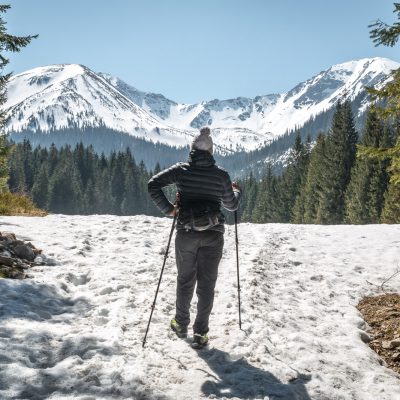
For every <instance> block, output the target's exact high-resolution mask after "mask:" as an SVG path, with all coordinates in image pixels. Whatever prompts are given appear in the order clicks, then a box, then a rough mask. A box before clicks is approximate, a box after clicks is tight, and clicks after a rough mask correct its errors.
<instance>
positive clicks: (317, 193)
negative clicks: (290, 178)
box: [294, 133, 327, 224]
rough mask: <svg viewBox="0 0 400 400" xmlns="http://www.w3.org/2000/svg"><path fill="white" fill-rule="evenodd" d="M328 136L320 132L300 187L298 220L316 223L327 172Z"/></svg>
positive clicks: (296, 217) (296, 214) (296, 216)
mask: <svg viewBox="0 0 400 400" xmlns="http://www.w3.org/2000/svg"><path fill="white" fill-rule="evenodd" d="M326 142H327V140H326V136H325V135H324V134H322V133H321V134H319V135H318V137H317V140H316V144H315V146H314V148H313V149H312V151H311V154H310V162H309V166H308V170H307V174H306V176H305V179H304V184H303V185H302V187H301V189H300V194H299V199H298V202H300V201H301V204H297V206H296V210H297V211H296V213H295V215H294V219H295V220H296V221H297V222H301V223H306V224H315V223H316V222H317V212H318V209H319V204H320V201H321V189H322V182H323V180H324V173H325V168H326V165H325V157H326V156H325V154H326Z"/></svg>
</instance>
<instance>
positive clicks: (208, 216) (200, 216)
mask: <svg viewBox="0 0 400 400" xmlns="http://www.w3.org/2000/svg"><path fill="white" fill-rule="evenodd" d="M224 222H225V218H224V215H223V214H222V213H221V210H220V205H219V203H218V202H215V201H209V200H192V201H188V202H185V203H184V204H183V205H181V207H180V208H179V214H178V223H179V224H180V225H183V227H184V228H185V229H186V230H194V231H205V230H207V229H210V228H212V227H214V226H216V225H219V224H222V223H224Z"/></svg>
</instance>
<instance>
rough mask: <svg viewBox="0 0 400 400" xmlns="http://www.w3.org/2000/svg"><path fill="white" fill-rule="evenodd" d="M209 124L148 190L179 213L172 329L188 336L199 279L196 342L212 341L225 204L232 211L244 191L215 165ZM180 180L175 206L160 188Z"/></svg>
mask: <svg viewBox="0 0 400 400" xmlns="http://www.w3.org/2000/svg"><path fill="white" fill-rule="evenodd" d="M210 134H211V132H210V129H209V128H208V127H204V128H202V129H201V130H200V134H199V135H198V136H196V137H195V138H194V140H193V142H192V145H191V151H190V154H189V159H188V162H187V163H178V164H176V165H173V166H172V167H170V168H168V169H166V170H164V171H161V172H160V173H159V174H157V175H155V176H153V177H152V178H151V179H150V181H149V183H148V190H149V194H150V196H151V198H152V200H153V201H154V203H155V204H156V206H157V207H158V208H159V209H160V210H161V211H162V212H163V213H164V214H166V215H169V216H175V215H176V214H177V234H176V237H175V254H176V264H177V269H178V278H177V288H176V313H175V318H173V319H172V321H171V328H172V330H173V331H174V332H175V333H176V334H177V335H178V336H179V337H186V336H187V332H188V325H189V322H190V312H189V309H190V302H191V300H192V297H193V292H194V288H195V286H196V282H197V289H196V294H197V297H198V303H197V315H196V320H195V322H194V325H193V331H194V336H193V345H194V346H195V347H202V346H204V345H205V344H207V342H208V336H207V333H208V331H209V327H208V321H209V316H210V313H211V310H212V307H213V301H214V288H215V283H216V280H217V275H218V265H219V262H220V260H221V257H222V249H223V245H224V236H223V235H224V221H225V218H224V215H223V214H222V212H221V206H223V207H224V208H226V209H228V210H230V211H234V210H236V209H237V208H238V206H239V201H240V196H241V190H240V188H239V186H238V185H237V184H236V183H232V182H231V179H230V177H229V174H228V172H226V171H225V170H224V169H223V168H220V167H218V166H217V165H216V164H215V160H214V157H213V155H212V154H213V142H212V139H211V136H210ZM171 184H176V186H177V189H178V196H179V198H178V201H177V203H176V204H175V205H174V204H172V203H171V202H170V201H169V200H168V199H167V197H166V196H165V194H164V192H163V191H162V188H163V187H165V186H168V185H171Z"/></svg>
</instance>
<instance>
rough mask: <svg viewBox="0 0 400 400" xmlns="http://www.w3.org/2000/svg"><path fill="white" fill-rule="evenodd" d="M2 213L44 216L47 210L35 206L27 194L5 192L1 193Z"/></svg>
mask: <svg viewBox="0 0 400 400" xmlns="http://www.w3.org/2000/svg"><path fill="white" fill-rule="evenodd" d="M0 215H24V216H30V217H44V216H45V215H47V212H46V211H43V210H40V209H39V208H37V207H35V205H34V204H33V203H32V200H31V199H30V198H29V197H27V196H25V195H21V194H15V193H10V192H5V193H0Z"/></svg>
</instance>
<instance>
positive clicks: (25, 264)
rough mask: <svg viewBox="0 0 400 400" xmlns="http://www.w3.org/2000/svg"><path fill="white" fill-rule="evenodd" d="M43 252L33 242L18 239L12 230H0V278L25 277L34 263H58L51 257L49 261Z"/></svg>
mask: <svg viewBox="0 0 400 400" xmlns="http://www.w3.org/2000/svg"><path fill="white" fill-rule="evenodd" d="M41 253H42V251H41V250H39V249H36V248H35V246H34V245H33V244H32V243H31V242H28V243H25V242H24V241H23V240H19V239H17V238H16V236H15V235H14V234H13V233H12V232H0V278H13V279H24V278H27V277H28V275H27V274H26V271H27V270H28V269H29V268H30V267H32V266H33V265H47V264H50V263H52V264H53V265H55V264H56V262H55V261H54V260H51V259H49V261H50V262H47V261H48V259H47V258H46V257H45V256H44V255H41V256H40V254H41ZM36 259H37V262H36Z"/></svg>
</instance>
